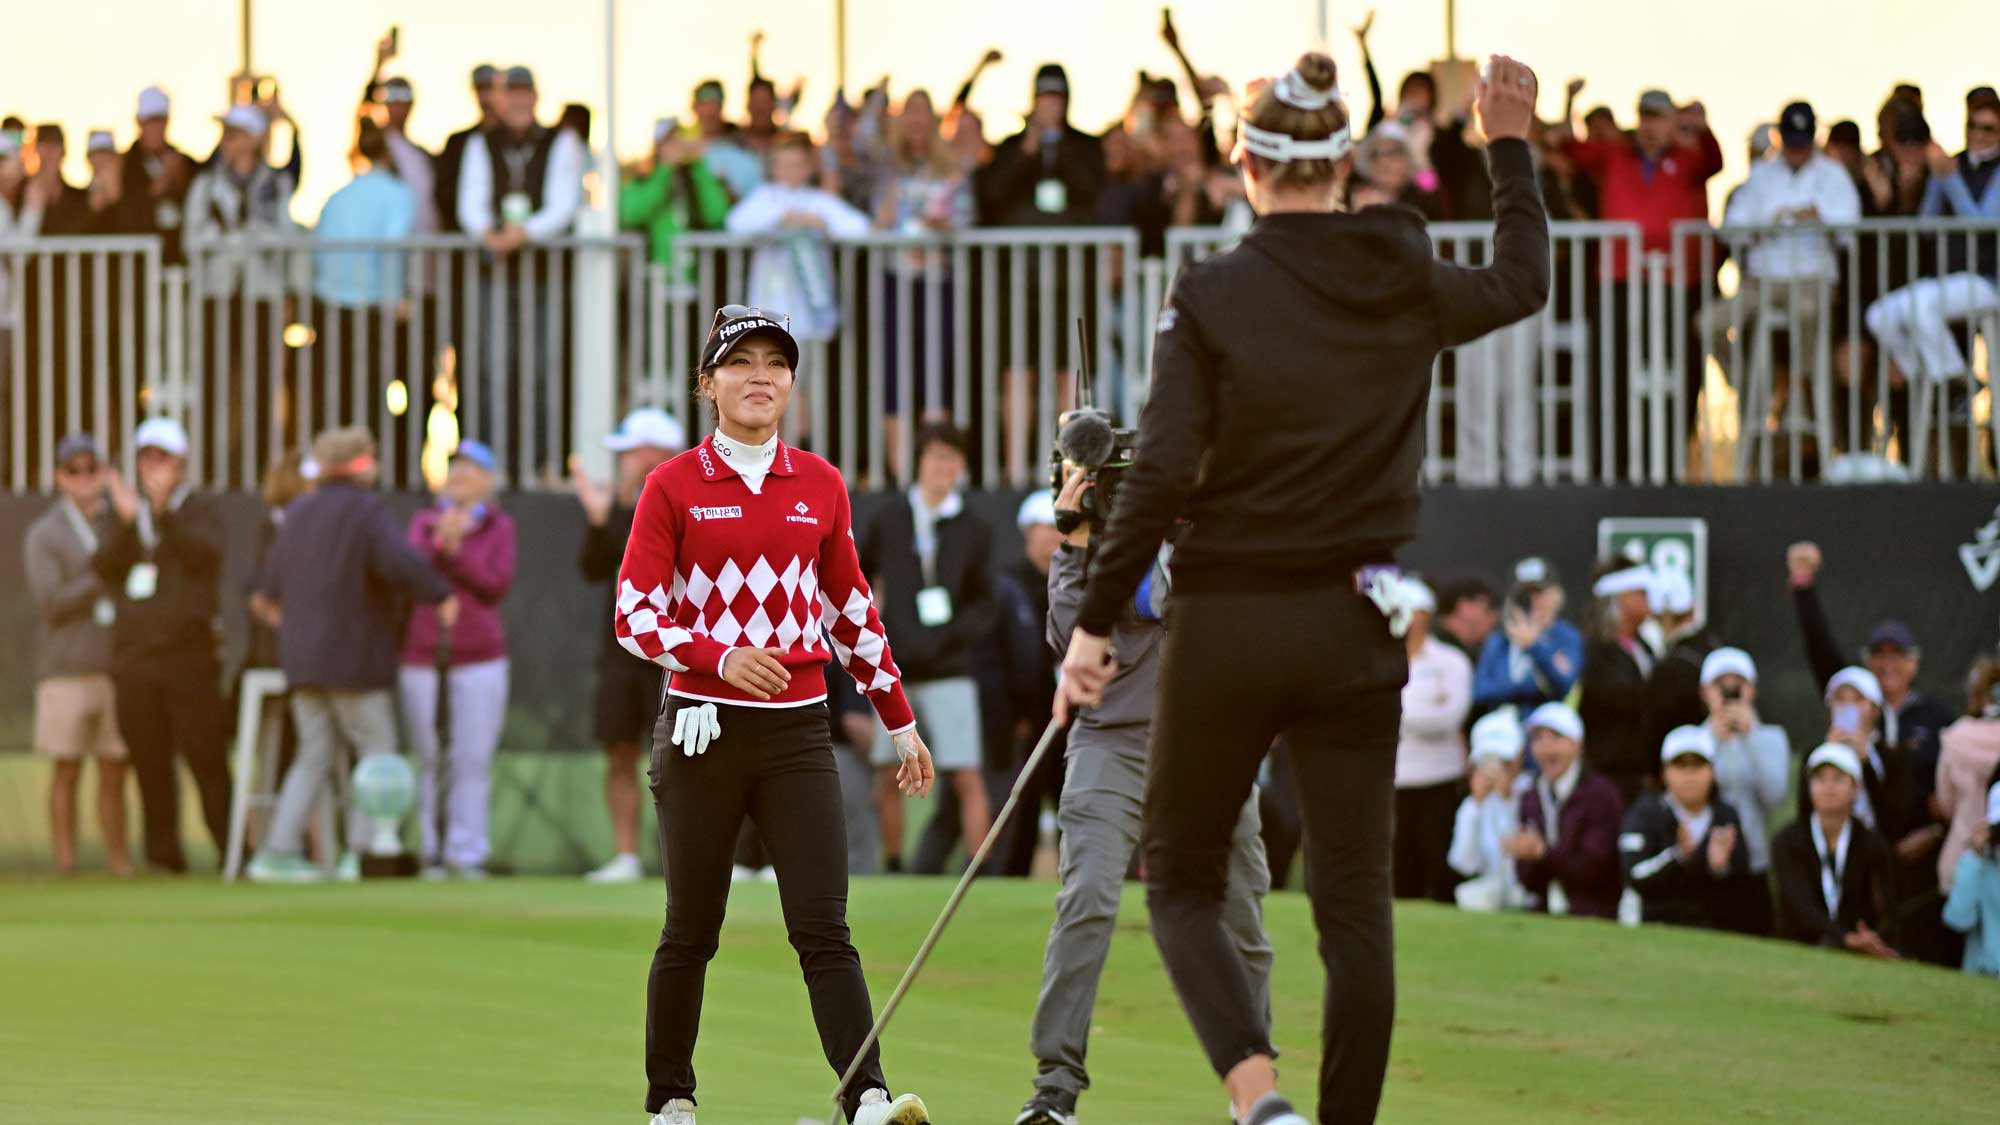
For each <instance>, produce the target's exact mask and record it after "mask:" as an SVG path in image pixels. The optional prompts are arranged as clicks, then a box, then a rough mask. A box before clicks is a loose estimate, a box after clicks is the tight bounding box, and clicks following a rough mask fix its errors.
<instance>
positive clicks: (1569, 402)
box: [0, 219, 2000, 491]
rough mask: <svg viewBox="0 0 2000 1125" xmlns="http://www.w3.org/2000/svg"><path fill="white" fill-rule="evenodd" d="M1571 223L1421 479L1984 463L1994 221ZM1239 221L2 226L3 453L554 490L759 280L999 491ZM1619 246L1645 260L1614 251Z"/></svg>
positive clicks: (1471, 375) (1017, 483) (1478, 236)
mask: <svg viewBox="0 0 2000 1125" xmlns="http://www.w3.org/2000/svg"><path fill="white" fill-rule="evenodd" d="M1551 234H1552V253H1553V257H1554V263H1553V264H1554V273H1553V285H1552V289H1551V294H1550V300H1549V303H1548V305H1547V307H1545V308H1544V309H1543V310H1542V312H1541V313H1539V314H1538V315H1536V316H1535V317H1532V318H1530V319H1529V320H1527V321H1525V322H1523V323H1521V324H1518V325H1515V326H1513V327H1511V328H1508V329H1506V330H1504V331H1502V332H1498V333H1495V334H1493V335H1490V336H1488V337H1486V338H1484V339H1481V340H1477V341H1474V342H1472V343H1470V344H1467V345H1465V346H1463V347H1460V348H1457V349H1454V350H1452V351H1451V352H1448V353H1446V354H1445V355H1443V356H1441V357H1440V358H1439V360H1438V362H1437V365H1436V368H1435V370H1434V373H1433V380H1434V383H1433V391H1432V395H1431V400H1430V405H1429V412H1428V414H1427V417H1426V420H1425V425H1426V435H1427V438H1428V448H1427V454H1426V457H1425V461H1424V477H1425V480H1426V481H1428V482H1431V483H1443V482H1456V483H1460V484H1466V485H1527V484H1554V483H1561V482H1597V483H1650V484H1665V483H1671V482H1678V481H1690V482H1693V481H1700V482H1716V483H1721V482H1752V481H1770V480H1810V479H1821V478H1826V479H1857V478H1869V479H1913V478H1922V477H1939V478H1944V479H1951V478H1954V477H1957V476H1990V475H1991V474H1992V473H1993V471H1994V470H1993V458H1994V450H1995V448H1996V446H1997V445H2000V432H1996V429H1995V423H1996V419H1995V417H1994V413H1993V410H1992V400H1991V394H1990V389H1989V386H1988V382H1989V352H1990V350H1991V347H1992V344H1993V342H1994V340H1995V339H1996V338H2000V272H1996V271H2000V263H1997V262H1996V261H1995V260H1994V259H1995V257H1996V255H1994V254H1993V253H1992V250H1993V246H1994V241H1995V240H1996V238H2000V223H1965V222H1959V221H1938V220H1910V219H1905V220H1881V221H1871V222H1865V223H1860V224H1855V225H1852V226H1846V227H1839V228H1820V227H1814V228H1810V229H1805V228H1799V227H1780V228H1770V229H1749V228H1726V229H1723V230H1720V231H1717V230H1714V229H1712V228H1710V227H1708V226H1706V225H1704V224H1701V223H1684V224H1681V225H1680V226H1679V227H1677V228H1676V230H1675V238H1676V240H1677V243H1679V241H1680V240H1685V243H1684V244H1685V245H1687V246H1688V247H1690V249H1689V251H1688V252H1687V253H1685V254H1684V255H1683V256H1682V260H1681V262H1679V263H1675V262H1670V261H1669V260H1668V258H1667V256H1666V255H1663V254H1645V253H1643V252H1642V250H1641V240H1640V234H1639V230H1638V228H1637V227H1636V226H1635V225H1632V224H1627V223H1557V224H1554V225H1553V227H1552V229H1551ZM1431 235H1432V240H1433V242H1434V244H1435V246H1436V248H1437V252H1438V253H1439V254H1440V255H1441V256H1444V257H1447V258H1449V259H1451V260H1453V261H1457V262H1463V263H1466V264H1469V265H1480V264H1483V263H1484V262H1486V261H1487V260H1488V258H1489V256H1490V255H1491V253H1492V228H1491V227H1490V225H1487V224H1466V223H1446V224H1436V225H1434V226H1433V227H1432V228H1431ZM1234 238H1235V235H1234V234H1232V233H1230V232H1226V231H1223V230H1219V229H1210V228H1197V229H1176V230H1172V231H1169V232H1168V236H1167V244H1166V256H1165V257H1164V258H1163V259H1147V260H1143V261H1142V260H1141V259H1140V258H1139V256H1138V239H1137V237H1136V235H1135V234H1134V233H1133V232H1132V231H1130V230H1128V229H1123V228H1083V229H1077V228H1064V229H1046V230H1017V229H1004V230H971V231H963V232H958V233H956V234H952V235H945V236H909V235H900V234H875V235H869V236H867V237H864V238H860V239H856V240H851V241H836V242H832V243H826V242H819V241H813V240H810V239H804V240H797V241H788V240H784V239H777V240H772V239H768V238H765V239H751V238H741V237H736V236H730V235H723V234H706V233H704V234H690V235H685V236H683V237H682V238H681V239H680V241H679V242H678V244H677V247H676V255H677V261H676V262H675V263H674V264H673V265H672V266H670V267H669V266H664V265H659V264H649V261H648V258H647V254H646V248H645V244H644V242H643V241H642V240H641V239H640V238H638V237H637V236H631V235H627V236H620V237H617V238H608V239H607V238H577V239H567V240H563V241H560V242H554V243H550V244H546V245H543V246H537V247H531V248H527V249H524V250H523V251H520V252H519V253H517V254H516V255H514V256H511V257H510V258H507V259H498V258H495V257H494V256H493V255H491V254H489V253H488V252H487V251H486V250H485V249H484V248H483V247H481V246H480V245H479V244H477V243H475V242H473V241H470V240H466V239H460V238H442V237H440V238H423V239H410V240H405V241H398V242H332V241H320V240H315V239H313V238H311V237H310V236H295V237H289V238H285V239H275V240H262V241H246V242H232V243H225V244H220V245H212V246H206V247H200V246H197V247H190V248H189V249H188V263H187V265H186V266H185V267H174V268H165V269H163V268H162V264H161V260H160V252H159V248H158V245H157V243H156V242H155V241H154V240H152V239H148V238H68V239H36V240H30V241H26V242H16V243H9V244H5V245H0V440H4V442H5V448H4V449H0V480H4V486H5V487H6V488H8V489H10V490H14V491H24V490H36V489H46V488H48V487H50V485H51V483H52V476H51V472H52V469H53V465H52V461H53V457H54V449H55V443H56V441H57V440H58V439H59V438H60V437H61V436H62V435H63V434H64V433H67V432H69V431H72V430H89V431H91V432H94V433H97V434H99V435H100V436H101V437H104V438H105V439H106V440H107V443H108V444H109V445H110V447H111V448H112V450H113V451H114V454H115V455H116V456H118V457H120V458H123V459H125V460H127V461H128V462H129V458H130V455H131V452H132V451H131V450H129V449H125V448H124V447H123V444H124V443H123V442H122V441H121V437H122V435H127V434H129V433H130V432H131V429H132V426H133V424H134V423H135V422H136V421H137V420H138V419H139V418H140V417H142V416H144V415H149V414H159V413H166V414H172V415H174V416H176V417H179V418H181V419H182V420H183V421H184V422H185V423H186V424H187V426H188V429H189V432H190V435H191V438H192V441H193V444H194V451H193V457H192V460H193V462H194V464H193V469H194V472H195V473H196V475H197V477H198V479H200V480H202V481H204V482H205V483H207V484H209V485H211V486H216V487H226V488H250V487H255V486H256V484H257V482H258V480H259V477H260V476H261V474H262V472H263V470H264V467H265V466H266V465H267V464H269V463H270V462H271V461H272V460H273V459H275V458H276V457H277V456H278V455H280V454H281V453H283V452H284V451H285V450H288V449H292V448H296V447H298V446H300V445H302V444H304V443H306V442H309V441H310V438H311V435H313V434H314V433H316V432H318V431H320V430H322V429H325V428H327V427H329V426H333V425H364V426H367V427H369V428H370V429H372V430H373V431H374V432H375V433H376V434H377V435H378V440H379V442H380V445H381V450H382V456H381V462H382V466H383V471H384V476H385V479H386V480H387V481H388V482H389V483H390V484H392V485H393V486H396V487H405V488H407V487H417V486H420V485H421V483H422V482H423V480H424V479H425V476H426V468H427V467H428V468H429V470H430V471H431V472H432V473H433V474H434V473H435V472H436V471H437V469H438V468H440V467H441V459H442V457H443V455H444V452H445V451H447V450H448V449H449V448H450V443H451V442H452V441H455V440H456V438H457V437H458V436H459V435H460V434H463V435H465V436H471V437H479V438H482V439H484V440H486V441H487V442H488V443H489V444H491V445H492V446H493V447H494V449H495V450H496V452H497V454H498V455H499V458H500V461H501V469H502V475H503V476H504V477H505V478H506V482H507V483H508V485H509V486H510V487H516V488H537V487H543V486H546V485H547V484H549V483H550V482H551V481H552V480H553V479H554V476H555V474H557V473H558V472H559V470H560V467H561V466H562V464H563V461H564V460H565V457H566V455H567V453H568V452H569V451H571V450H573V449H574V450H579V451H583V452H585V453H586V455H587V456H588V455H589V454H590V450H591V449H592V447H593V446H594V445H595V441H594V438H595V435H597V434H599V433H601V432H603V431H604V430H605V429H607V428H609V426H610V425H612V423H613V422H614V421H615V419H616V418H617V416H618V414H619V413H620V412H622V411H624V410H626V409H628V408H630V407H632V406H635V405H642V404H646V405H658V406H662V407H664V408H666V409H668V410H669V411H670V412H672V413H674V414H676V415H677V416H679V417H681V418H683V419H684V420H686V421H687V422H688V423H689V424H690V425H689V429H690V432H691V433H699V432H700V431H701V430H702V429H704V428H706V426H707V425H708V421H707V419H706V418H705V417H702V416H700V408H699V406H698V404H697V403H696V402H695V400H694V397H693V396H694V386H695V380H694V377H693V376H694V372H693V369H694V365H695V356H696V352H697V350H698V349H699V347H700V345H701V341H702V338H703V335H704V333H705V332H706V329H707V318H708V317H709V315H710V314H711V312H712V310H713V309H714V308H715V306H717V305H719V304H724V303H728V302H731V301H748V302H752V303H757V302H759V301H760V300H761V301H770V302H772V303H777V304H779V305H780V307H784V308H786V310H787V311H788V312H791V313H792V315H793V317H794V326H795V329H797V330H798V334H799V335H800V336H801V339H802V342H803V343H804V345H805V354H804V357H803V360H802V364H801V373H800V374H801V378H800V381H799V384H798V387H799V390H798V392H797V393H798V401H797V402H796V403H795V405H794V408H793V410H792V411H791V413H790V415H789V417H788V433H787V436H788V437H790V438H791V439H793V440H800V441H804V442H806V443H808V444H809V446H810V448H813V449H814V450H815V451H818V452H820V453H822V454H824V455H826V456H828V457H829V458H830V459H832V460H833V461H834V462H835V463H836V464H837V465H839V466H840V468H841V469H842V470H843V472H844V473H846V474H847V475H848V477H849V478H850V479H851V480H853V481H854V482H855V483H856V484H858V485H863V486H879V485H882V484H886V483H889V482H892V481H895V480H900V479H903V478H904V477H906V475H907V473H906V469H907V466H906V465H905V464H904V462H905V460H906V451H907V449H908V447H909V443H910V441H911V436H912V433H913V430H914V428H915V427H916V426H917V425H918V424H920V423H921V422H923V421H926V420H929V419H931V418H947V419H949V420H951V421H952V422H953V423H955V424H956V425H958V426H959V427H961V428H963V429H964V430H966V431H967V432H968V433H969V434H971V435H972V437H973V442H974V447H975V449H974V460H973V466H972V471H973V478H974V483H975V484H978V485H981V486H989V487H990V486H1012V487H1025V486H1029V485H1033V484H1036V483H1038V482H1039V481H1040V480H1041V479H1042V476H1043V469H1042V458H1041V456H1040V453H1039V451H1041V450H1044V449H1046V448H1047V445H1048V443H1049V440H1050V438H1051V437H1052V435H1053V431H1054V428H1055V419H1056V417H1057V415H1058V414H1059V413H1060V412H1061V411H1062V410H1063V409H1066V408H1067V407H1068V406H1069V405H1070V404H1071V403H1073V402H1074V401H1075V397H1076V389H1077V379H1078V377H1079V374H1080V371H1081V370H1082V367H1083V364H1082V362H1081V361H1082V360H1084V359H1086V358H1087V359H1088V360H1089V368H1090V370H1091V372H1092V374H1093V377H1094V379H1095V384H1096V385H1095V390H1096V394H1097V400H1098V402H1100V403H1101V404H1104V405H1106V406H1108V407H1110V408H1111V409H1113V410H1114V411H1115V412H1117V414H1118V415H1119V416H1120V418H1121V419H1124V420H1127V421H1128V422H1129V421H1132V420H1136V418H1137V414H1138V410H1139V408H1140V406H1141V405H1142V404H1143V402H1144V401H1145V397H1146V390H1147V378H1148V371H1149V367H1150V363H1151V358H1152V347H1153V331H1152V328H1153V324H1154V321H1155V317H1156V314H1157V312H1158V309H1159V308H1160V307H1161V305H1162V304H1163V303H1164V301H1165V300H1166V297H1167V294H1168V293H1169V291H1170V289H1171V286H1172V282H1173V277H1174V275H1175V273H1176V272H1177V271H1178V270H1179V268H1180V267H1181V266H1183V265H1185V264H1187V263H1189V262H1192V261H1194V260H1197V259H1198V258H1200V257H1202V256H1204V255H1206V254H1210V253H1214V252H1215V251H1217V250H1219V249H1222V248H1225V247H1227V246H1228V245H1230V244H1231V243H1232V242H1233V240H1234ZM1816 246H1817V247H1822V248H1824V251H1825V253H1824V254H1820V253H1818V252H1817V251H1815V250H1814V247H1816ZM1794 258H1799V259H1800V260H1802V261H1805V262H1806V264H1807V265H1808V266H1810V267H1812V268H1811V269H1808V270H1805V271H1804V272H1801V271H1800V269H1798V268H1796V267H1797V265H1798V263H1797V262H1796V261H1794ZM1621 261H1622V262H1634V263H1638V266H1637V267H1636V273H1635V274H1634V275H1633V276H1631V277H1629V278H1624V279H1621V278H1619V277H1618V271H1617V270H1616V269H1615V268H1614V264H1615V263H1618V262H1621ZM1959 266H1964V267H1969V268H1964V269H1958V268H1955V267H1959ZM1079 318H1080V319H1082V320H1083V321H1084V324H1085V326H1086V336H1085V338H1084V339H1083V340H1081V341H1080V340H1079V339H1078V336H1077V329H1076V323H1077V321H1078V319H1079ZM1864 329H1866V330H1865V331H1864ZM1877 340H1881V341H1882V344H1881V345H1880V346H1878V345H1877V343H1876V341H1877ZM427 458H428V459H429V460H428V461H427V460H426V459H427Z"/></svg>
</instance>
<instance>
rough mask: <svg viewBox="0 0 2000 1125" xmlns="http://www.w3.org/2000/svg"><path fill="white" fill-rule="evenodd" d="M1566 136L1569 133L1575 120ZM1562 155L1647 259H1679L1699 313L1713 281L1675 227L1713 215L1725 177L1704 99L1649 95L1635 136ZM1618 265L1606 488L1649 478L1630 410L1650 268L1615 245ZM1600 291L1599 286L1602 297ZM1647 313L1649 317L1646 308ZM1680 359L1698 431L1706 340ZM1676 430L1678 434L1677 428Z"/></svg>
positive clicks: (1570, 145) (1604, 450) (1565, 127)
mask: <svg viewBox="0 0 2000 1125" xmlns="http://www.w3.org/2000/svg"><path fill="white" fill-rule="evenodd" d="M1582 88H1583V87H1582V83H1581V82H1572V83H1571V84H1570V89H1569V100H1570V104H1571V106H1572V107H1573V106H1574V103H1575V101H1576V95H1577V93H1578V92H1579V91H1580V90H1581V89H1582ZM1558 128H1559V129H1560V130H1562V131H1564V132H1568V131H1569V129H1570V126H1569V117H1568V115H1565V117H1564V120H1563V124H1562V125H1560V126H1558ZM1562 152H1563V155H1564V156H1566V157H1568V158H1569V160H1570V162H1571V163H1572V164H1573V165H1575V166H1576V168H1577V169H1578V170H1579V171H1582V172H1583V173H1585V174H1586V175H1588V176H1589V177H1590V178H1591V180H1592V182H1593V183H1594V184H1595V185H1596V187H1597V196H1598V215H1599V217H1600V218H1602V219H1603V220H1605V221H1606V222H1633V223H1637V224H1639V230H1640V239H1641V249H1642V250H1643V251H1644V253H1646V254H1648V255H1651V254H1654V253H1670V254H1672V255H1673V257H1672V259H1671V260H1670V264H1669V266H1668V271H1669V272H1668V284H1670V285H1677V286H1680V287H1681V288H1683V289H1686V290H1688V291H1689V299H1688V305H1687V307H1688V308H1699V307H1700V305H1699V303H1698V302H1699V300H1700V296H1699V293H1700V291H1701V289H1702V287H1703V286H1704V285H1705V284H1706V279H1704V278H1700V277H1697V276H1695V275H1696V273H1697V272H1698V271H1699V270H1700V268H1701V254H1700V246H1699V244H1697V243H1695V242H1694V240H1692V239H1682V240H1681V243H1680V245H1678V246H1676V245H1673V225H1674V224H1675V223H1676V222H1679V221H1681V220H1683V219H1706V218H1707V217H1708V181H1709V179H1710V177H1712V176H1714V175H1715V174H1716V173H1717V172H1720V171H1722V146H1721V145H1719V144H1717V143H1716V140H1715V134H1714V133H1712V132H1710V131H1709V128H1708V111H1707V110H1706V109H1704V108H1703V107H1702V104H1701V103H1700V102H1698V101H1697V102H1689V103H1688V104H1687V105H1685V106H1680V107H1676V106H1675V105H1674V100H1673V98H1671V97H1669V96H1668V94H1667V92H1666V91H1664V90H1648V91H1646V93H1644V94H1642V95H1640V97H1639V127H1638V128H1637V129H1634V130H1633V131H1632V134H1631V136H1630V137H1628V138H1620V139H1618V140H1577V139H1576V137H1575V135H1574V134H1573V133H1570V135H1568V136H1567V137H1565V138H1564V139H1563V143H1562ZM1610 257H1611V260H1610V264H1609V269H1610V273H1611V281H1612V288H1611V308H1610V310H1608V312H1609V318H1610V321H1609V323H1610V325H1611V328H1612V334H1613V338H1614V341H1615V342H1614V343H1613V345H1612V352H1611V355H1612V360H1611V365H1612V384H1611V395H1612V400H1611V406H1612V410H1611V419H1612V428H1611V431H1610V432H1609V433H1602V434H1600V435H1599V439H1598V443H1597V447H1596V448H1597V467H1598V478H1599V479H1600V480H1604V481H1616V480H1624V479H1628V478H1631V479H1636V478H1637V477H1638V476H1639V475H1640V474H1638V473H1634V472H1632V471H1631V468H1632V467H1631V464H1630V462H1631V457H1630V454H1629V452H1628V448H1627V442H1628V440H1629V434H1630V423H1629V421H1628V418H1627V412H1628V409H1629V408H1630V404H1629V403H1628V402H1627V390H1626V389H1627V387H1629V386H1630V385H1631V370H1630V368H1631V356H1630V354H1629V353H1630V351H1631V344H1630V342H1629V341H1630V340H1631V333H1632V332H1634V331H1637V332H1641V333H1644V332H1645V326H1644V324H1643V323H1641V324H1639V325H1633V324H1631V323H1630V320H1631V313H1632V302H1631V294H1632V293H1633V289H1632V286H1635V285H1638V284H1641V283H1642V282H1643V281H1644V274H1645V264H1644V262H1641V261H1633V260H1632V255H1631V254H1630V253H1629V252H1628V251H1627V250H1626V246H1625V244H1624V243H1622V242H1613V243H1612V246H1611V256H1610ZM1596 291H1597V290H1596V288H1595V287H1593V288H1592V292H1593V293H1595V292H1596ZM1669 305H1670V306H1671V302H1669ZM1604 313H1605V310H1599V311H1598V313H1597V314H1596V315H1594V316H1593V319H1594V320H1595V321H1596V322H1597V323H1598V324H1599V326H1600V327H1599V331H1603V326H1604V325H1605V324H1606V321H1605V318H1604ZM1640 315H1641V316H1643V315H1645V313H1644V308H1643V306H1642V307H1641V310H1640ZM1639 338H1640V340H1642V341H1643V340H1644V339H1646V338H1647V337H1646V336H1645V335H1643V334H1642V335H1641V336H1640V337H1639ZM1679 354H1680V356H1681V364H1680V366H1681V369H1682V372H1683V378H1684V380H1685V383H1686V390H1685V394H1686V398H1685V399H1684V400H1683V402H1682V407H1683V415H1684V417H1685V418H1686V425H1687V426H1688V428H1689V432H1690V433H1692V432H1693V425H1694V419H1695V417H1696V415H1695V404H1696V400H1697V398H1698V396H1699V395H1700V392H1701V375H1702V365H1701V364H1700V363H1698V362H1696V361H1695V357H1697V356H1699V355H1700V354H1701V351H1700V340H1699V337H1698V336H1695V335H1692V334H1690V335H1689V337H1688V339H1687V341H1685V342H1684V343H1683V345H1682V347H1681V349H1680V353H1679ZM1593 409H1595V407H1593ZM1599 417H1602V415H1601V414H1600V415H1599ZM1668 425H1669V427H1670V429H1669V432H1671V423H1669V424H1668ZM1669 453H1671V448H1670V449H1669ZM1669 463H1671V457H1670V459H1669ZM1643 464H1644V462H1643V461H1642V465H1643Z"/></svg>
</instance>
